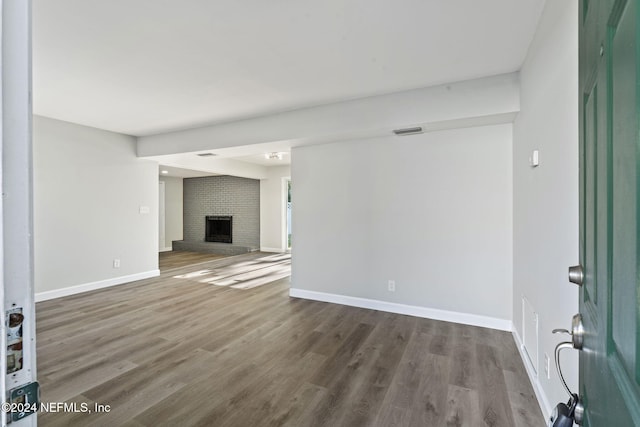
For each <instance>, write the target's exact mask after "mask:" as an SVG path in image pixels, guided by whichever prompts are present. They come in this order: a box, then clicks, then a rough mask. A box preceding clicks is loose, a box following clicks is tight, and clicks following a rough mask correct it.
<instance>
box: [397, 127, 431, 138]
mask: <svg viewBox="0 0 640 427" xmlns="http://www.w3.org/2000/svg"><path fill="white" fill-rule="evenodd" d="M423 132H424V131H423V130H422V127H420V126H417V127H414V128H404V129H394V130H393V133H395V134H396V135H398V136H405V135H415V134H417V133H423Z"/></svg>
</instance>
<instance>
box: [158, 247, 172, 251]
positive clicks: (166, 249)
mask: <svg viewBox="0 0 640 427" xmlns="http://www.w3.org/2000/svg"><path fill="white" fill-rule="evenodd" d="M172 250H173V247H171V246H167V247H166V248H164V249H160V252H171V251H172Z"/></svg>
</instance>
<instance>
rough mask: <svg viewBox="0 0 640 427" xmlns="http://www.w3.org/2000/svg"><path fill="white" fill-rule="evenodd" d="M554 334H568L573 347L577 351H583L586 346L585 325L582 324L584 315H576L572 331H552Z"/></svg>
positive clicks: (572, 322) (572, 321) (572, 323)
mask: <svg viewBox="0 0 640 427" xmlns="http://www.w3.org/2000/svg"><path fill="white" fill-rule="evenodd" d="M551 332H552V333H554V334H567V335H570V336H571V345H573V348H575V349H576V350H582V346H583V345H584V325H583V324H582V315H581V314H580V313H578V314H575V315H574V316H573V318H572V319H571V331H568V330H566V329H554V330H553V331H551Z"/></svg>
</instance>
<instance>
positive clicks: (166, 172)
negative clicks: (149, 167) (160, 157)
mask: <svg viewBox="0 0 640 427" xmlns="http://www.w3.org/2000/svg"><path fill="white" fill-rule="evenodd" d="M160 173H161V174H168V173H169V171H165V170H162V171H160Z"/></svg>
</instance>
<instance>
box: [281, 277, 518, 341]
mask: <svg viewBox="0 0 640 427" xmlns="http://www.w3.org/2000/svg"><path fill="white" fill-rule="evenodd" d="M289 296H291V297H294V298H303V299H309V300H314V301H323V302H332V303H334V304H342V305H349V306H352V307H359V308H368V309H371V310H380V311H387V312H390V313H398V314H407V315H409V316H416V317H424V318H427V319H435V320H444V321H447V322H454V323H462V324H465V325H473V326H481V327H484V328H492V329H499V330H501V331H509V332H511V330H512V328H513V327H512V323H511V321H510V320H506V319H499V318H496V317H489V316H480V315H477V314H469V313H460V312H457V311H448V310H439V309H437V308H428V307H420V306H415V305H405V304H398V303H395V302H387V301H380V300H373V299H367V298H358V297H350V296H346V295H337V294H328V293H325V292H315V291H307V290H304V289H294V288H291V289H289Z"/></svg>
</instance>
